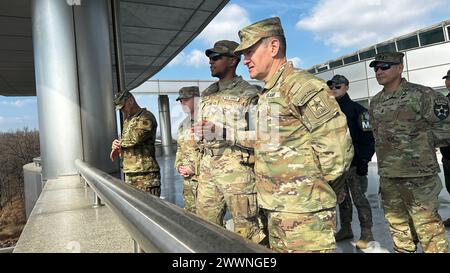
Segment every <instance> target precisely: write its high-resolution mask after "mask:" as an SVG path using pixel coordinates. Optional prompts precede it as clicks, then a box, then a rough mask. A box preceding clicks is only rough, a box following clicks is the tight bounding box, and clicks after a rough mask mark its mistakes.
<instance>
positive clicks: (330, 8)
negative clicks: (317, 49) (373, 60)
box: [296, 0, 446, 51]
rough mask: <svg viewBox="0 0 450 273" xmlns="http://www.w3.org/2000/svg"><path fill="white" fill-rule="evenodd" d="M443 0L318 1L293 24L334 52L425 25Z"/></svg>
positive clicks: (370, 42)
mask: <svg viewBox="0 0 450 273" xmlns="http://www.w3.org/2000/svg"><path fill="white" fill-rule="evenodd" d="M445 2H446V1H445V0H428V1H427V2H426V4H425V3H424V2H423V1H422V0H396V1H389V0H347V1H342V0H320V1H319V2H318V3H317V5H316V6H315V7H314V8H313V10H312V12H311V14H309V15H308V16H307V17H304V18H302V19H301V20H299V21H298V22H297V24H296V27H297V29H305V30H309V31H312V32H313V33H314V34H315V37H316V39H319V40H323V41H324V43H325V44H326V45H329V46H331V47H333V49H334V50H335V51H339V50H340V49H342V48H348V47H366V46H370V45H372V44H375V43H378V42H382V41H384V40H388V39H390V38H393V37H396V36H399V35H402V34H406V33H408V32H411V31H414V30H417V29H419V28H421V27H425V26H426V25H427V24H429V22H427V19H429V15H430V14H431V13H432V12H434V11H436V10H437V9H439V8H441V7H442V6H444V5H445Z"/></svg>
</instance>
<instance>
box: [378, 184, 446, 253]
mask: <svg viewBox="0 0 450 273" xmlns="http://www.w3.org/2000/svg"><path fill="white" fill-rule="evenodd" d="M380 186H381V197H382V200H383V207H384V215H385V218H386V220H387V221H388V222H389V231H390V233H391V236H392V240H393V241H394V250H395V251H396V252H405V253H410V252H415V251H416V249H417V248H416V244H415V243H414V238H413V234H412V232H414V230H412V229H411V227H410V225H411V220H412V225H413V228H414V229H415V231H416V233H417V236H418V238H419V241H420V245H421V247H422V249H423V251H424V252H425V253H428V252H430V253H432V252H441V253H447V252H448V241H447V236H446V231H445V228H444V225H443V223H442V219H441V217H440V215H439V214H438V208H439V201H438V195H439V192H440V191H441V189H442V184H441V181H440V179H439V176H438V175H432V176H425V177H412V178H403V177H401V178H399V177H396V178H387V177H380ZM410 219H411V220H410Z"/></svg>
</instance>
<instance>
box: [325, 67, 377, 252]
mask: <svg viewBox="0 0 450 273" xmlns="http://www.w3.org/2000/svg"><path fill="white" fill-rule="evenodd" d="M327 85H328V87H330V90H331V94H332V95H333V96H334V97H335V98H336V101H337V102H338V104H339V107H340V108H341V110H342V112H344V114H345V116H346V117H347V125H348V128H349V130H350V135H351V137H352V143H353V148H354V150H355V155H354V156H353V160H352V164H351V167H350V170H349V171H348V172H347V174H346V181H345V182H346V192H347V195H346V197H345V199H344V201H343V202H342V203H341V204H339V217H340V222H341V229H340V230H339V231H338V232H337V233H336V236H335V238H336V242H339V241H343V240H345V239H351V238H353V231H352V214H353V211H352V210H353V209H352V208H353V204H352V199H353V203H354V204H355V206H356V209H357V210H358V219H359V223H360V226H361V237H360V239H359V240H358V242H357V244H356V246H357V247H358V248H367V244H368V242H370V241H373V240H374V238H373V234H372V225H373V224H372V210H371V208H370V204H369V201H368V200H367V197H366V196H365V195H364V193H365V192H366V190H367V171H368V164H369V161H370V160H371V159H372V156H373V154H374V153H375V147H374V146H375V140H374V138H373V135H372V127H371V126H370V122H369V113H368V111H367V109H366V108H364V107H363V106H362V105H360V104H359V103H357V102H354V101H353V100H352V99H351V98H350V96H349V95H348V93H347V92H348V89H349V81H348V79H347V78H346V77H344V76H342V75H335V76H334V77H333V78H332V79H331V80H329V81H327ZM350 193H351V197H350Z"/></svg>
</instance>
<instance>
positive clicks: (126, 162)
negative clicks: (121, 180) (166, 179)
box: [121, 108, 159, 173]
mask: <svg viewBox="0 0 450 273" xmlns="http://www.w3.org/2000/svg"><path fill="white" fill-rule="evenodd" d="M157 126H158V124H157V123H156V119H155V116H154V115H153V114H152V113H151V112H149V111H148V110H147V109H145V108H142V109H141V110H140V111H139V112H138V113H136V114H135V115H134V116H131V117H129V118H128V119H126V120H125V122H124V123H123V131H122V140H121V147H122V153H123V172H124V173H147V172H158V171H159V165H158V162H157V161H156V159H155V138H156V127H157Z"/></svg>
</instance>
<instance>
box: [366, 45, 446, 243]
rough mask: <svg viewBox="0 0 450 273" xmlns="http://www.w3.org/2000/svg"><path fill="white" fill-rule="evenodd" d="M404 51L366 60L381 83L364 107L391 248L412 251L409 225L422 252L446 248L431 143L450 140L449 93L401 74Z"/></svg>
mask: <svg viewBox="0 0 450 273" xmlns="http://www.w3.org/2000/svg"><path fill="white" fill-rule="evenodd" d="M403 56H404V54H403V53H400V52H390V53H379V54H377V55H376V57H375V60H374V61H372V62H371V63H370V64H369V65H370V67H373V68H374V70H375V73H376V78H377V81H378V83H379V84H380V85H383V86H384V88H383V90H382V91H381V92H379V93H378V94H377V95H375V97H373V99H372V101H371V103H370V110H369V112H370V120H371V122H372V127H373V133H374V136H375V151H376V153H377V158H378V174H379V175H380V187H381V196H382V200H383V207H384V214H385V217H386V219H387V221H388V222H389V230H390V233H391V236H392V239H393V241H394V250H395V251H396V252H415V251H416V244H415V243H414V239H413V235H412V233H413V232H414V229H415V231H416V232H417V235H418V237H419V241H420V245H421V246H422V249H423V251H424V252H447V251H448V241H447V237H446V233H445V228H444V225H443V223H442V220H441V217H440V216H439V214H438V208H439V202H438V195H439V192H440V191H441V189H442V184H441V181H440V179H439V176H438V175H437V173H438V172H439V165H438V163H437V159H436V152H435V147H436V146H442V145H445V144H448V143H449V141H450V118H449V117H448V116H449V105H448V99H447V98H446V97H445V96H444V95H442V94H440V93H438V92H436V91H434V90H433V89H431V88H429V87H425V86H422V85H418V84H413V83H409V82H408V81H406V80H405V79H404V78H402V72H403ZM410 219H412V221H410ZM410 224H412V227H411V226H410Z"/></svg>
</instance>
